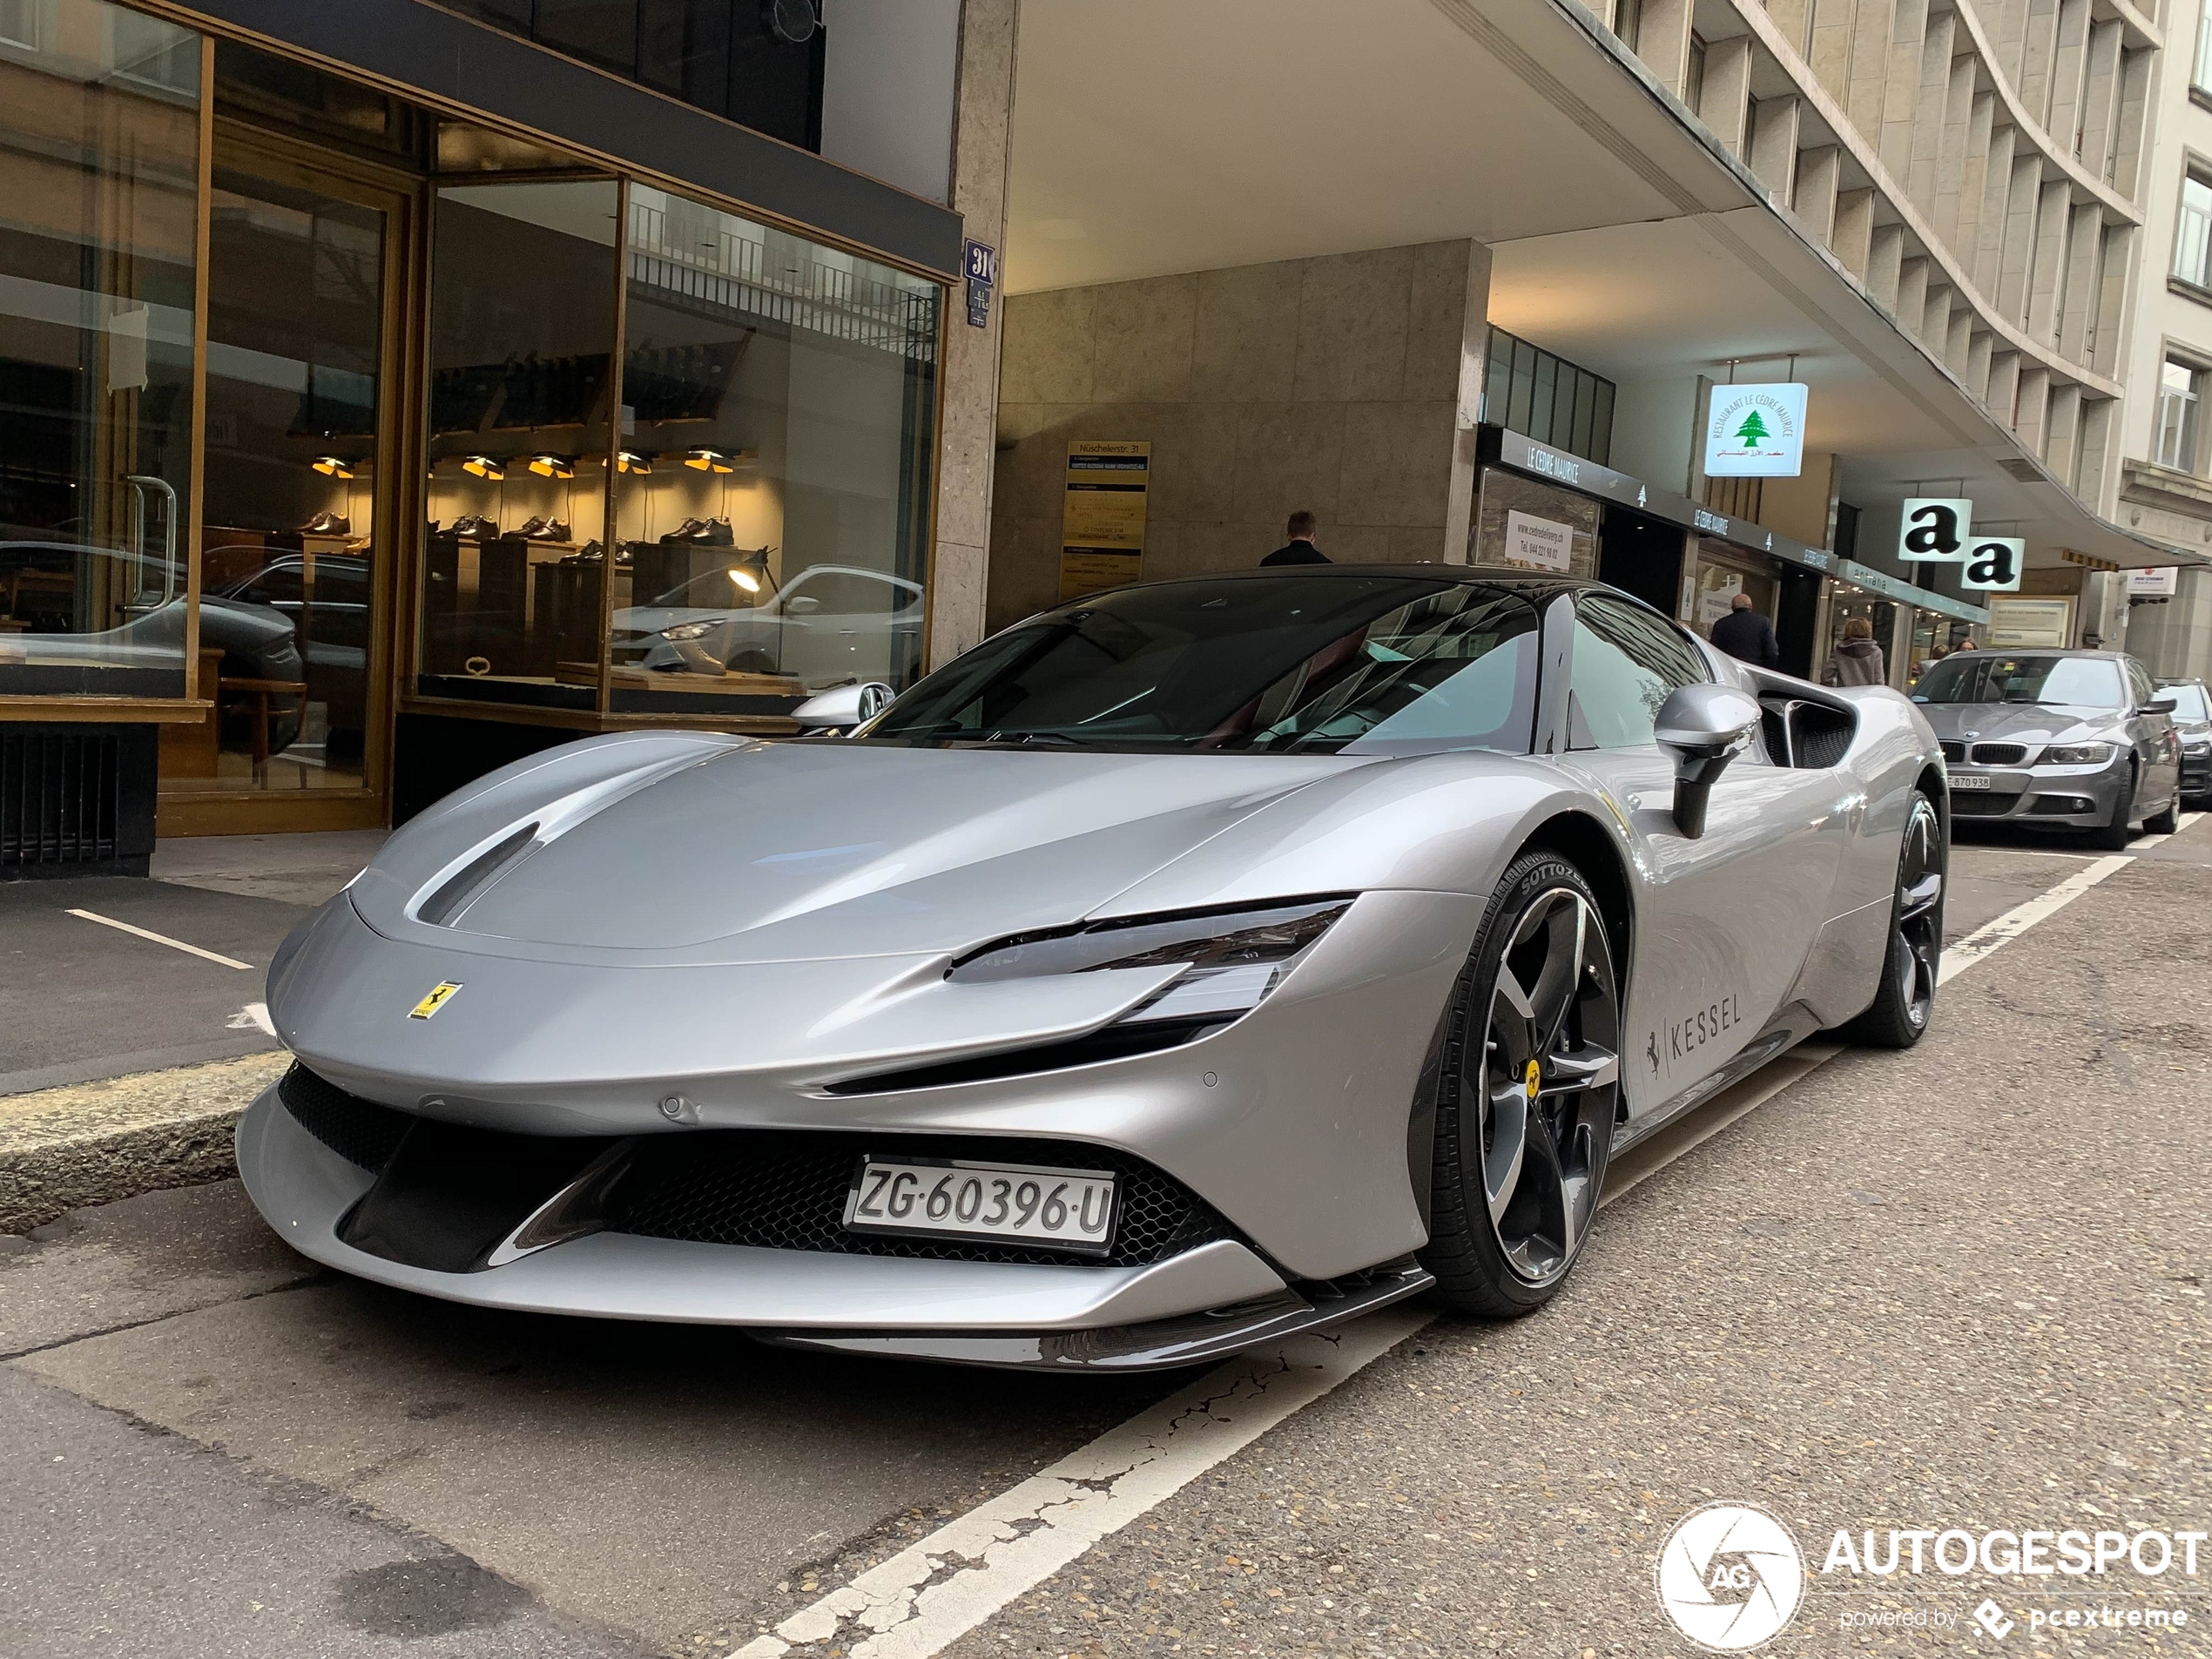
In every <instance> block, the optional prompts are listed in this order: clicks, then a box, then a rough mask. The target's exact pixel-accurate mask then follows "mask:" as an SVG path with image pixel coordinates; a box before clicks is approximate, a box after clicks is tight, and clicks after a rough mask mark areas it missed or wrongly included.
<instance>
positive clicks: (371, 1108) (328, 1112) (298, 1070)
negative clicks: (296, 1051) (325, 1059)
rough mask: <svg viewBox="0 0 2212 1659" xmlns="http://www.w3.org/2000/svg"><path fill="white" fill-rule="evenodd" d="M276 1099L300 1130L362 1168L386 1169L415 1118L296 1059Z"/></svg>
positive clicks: (278, 1090) (281, 1084) (279, 1087)
mask: <svg viewBox="0 0 2212 1659" xmlns="http://www.w3.org/2000/svg"><path fill="white" fill-rule="evenodd" d="M277 1098H278V1099H279V1100H281V1101H282V1102H283V1103H284V1109H285V1110H287V1111H288V1112H290V1113H291V1114H292V1116H293V1117H295V1118H296V1119H298V1120H299V1123H300V1128H301V1129H303V1130H307V1133H308V1134H310V1135H312V1136H314V1137H315V1139H317V1140H319V1141H320V1142H321V1143H323V1144H324V1145H325V1146H327V1147H328V1148H329V1149H330V1150H332V1151H334V1152H335V1153H337V1154H338V1156H339V1157H341V1158H344V1159H345V1160H346V1161H347V1163H358V1164H360V1165H361V1168H362V1169H364V1170H381V1169H382V1168H383V1167H384V1165H385V1163H387V1162H388V1161H389V1160H390V1158H391V1156H392V1154H393V1153H394V1152H395V1151H397V1150H399V1145H400V1138H401V1136H404V1135H405V1134H406V1133H407V1131H408V1126H409V1125H410V1124H412V1123H414V1122H415V1119H414V1118H413V1117H411V1116H408V1114H407V1113H405V1112H395V1111H394V1110H393V1109H391V1108H390V1107H389V1106H379V1105H378V1104H377V1103H375V1102H374V1101H371V1100H363V1099H362V1098H361V1096H359V1095H349V1094H347V1092H346V1091H345V1090H344V1089H341V1088H340V1087H339V1086H338V1085H337V1084H336V1083H334V1082H330V1081H329V1080H328V1079H327V1078H325V1077H319V1076H316V1075H315V1074H314V1072H312V1071H309V1070H308V1069H307V1068H306V1067H305V1066H303V1065H300V1063H298V1062H296V1061H295V1062H293V1067H292V1069H291V1070H289V1071H287V1072H286V1073H285V1074H284V1081H283V1082H280V1083H279V1084H278V1085H277Z"/></svg>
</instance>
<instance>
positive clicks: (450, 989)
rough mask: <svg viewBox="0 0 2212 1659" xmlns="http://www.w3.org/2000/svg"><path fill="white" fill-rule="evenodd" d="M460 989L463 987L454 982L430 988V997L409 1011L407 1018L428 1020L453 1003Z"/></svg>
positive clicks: (441, 982)
mask: <svg viewBox="0 0 2212 1659" xmlns="http://www.w3.org/2000/svg"><path fill="white" fill-rule="evenodd" d="M460 988H461V987H460V986H459V985H458V984H457V983H455V981H452V980H442V981H439V982H438V983H437V984H435V985H433V986H432V987H431V988H430V994H429V995H428V996H426V997H424V998H423V999H422V1000H421V1001H420V1002H417V1003H416V1004H415V1006H414V1008H411V1009H409V1010H408V1016H407V1017H408V1019H410V1020H427V1019H428V1018H429V1017H430V1016H431V1015H433V1014H435V1013H436V1012H437V1011H438V1010H439V1009H440V1008H443V1007H444V1006H445V1005H446V1004H447V1003H448V1002H450V1001H453V994H454V993H455V991H457V990H459V989H460Z"/></svg>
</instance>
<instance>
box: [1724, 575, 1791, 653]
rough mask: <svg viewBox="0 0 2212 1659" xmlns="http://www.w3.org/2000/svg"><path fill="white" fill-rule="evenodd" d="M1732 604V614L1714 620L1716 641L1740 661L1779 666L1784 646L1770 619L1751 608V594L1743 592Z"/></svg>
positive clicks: (1731, 601) (1730, 607) (1730, 610)
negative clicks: (1779, 642)
mask: <svg viewBox="0 0 2212 1659" xmlns="http://www.w3.org/2000/svg"><path fill="white" fill-rule="evenodd" d="M1728 604H1729V610H1728V615H1726V616H1725V617H1722V618H1721V619H1720V620H1719V621H1718V622H1716V623H1715V624H1713V644H1715V645H1716V646H1718V647H1719V648H1720V649H1721V650H1723V651H1726V652H1727V653H1728V654H1729V655H1730V656H1731V657H1733V658H1736V660H1737V662H1739V663H1750V664H1754V665H1756V666H1757V667H1759V668H1773V667H1776V666H1777V665H1778V664H1780V663H1781V661H1782V647H1781V645H1780V644H1778V643H1777V641H1776V639H1775V637H1774V630H1773V628H1772V627H1771V626H1770V625H1769V624H1768V622H1767V619H1766V618H1765V617H1762V616H1761V615H1759V613H1758V612H1757V611H1756V610H1752V609H1751V596H1750V594H1748V593H1739V594H1737V596H1736V597H1734V598H1733V599H1730V601H1729V602H1728Z"/></svg>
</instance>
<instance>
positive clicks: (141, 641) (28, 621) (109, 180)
mask: <svg viewBox="0 0 2212 1659" xmlns="http://www.w3.org/2000/svg"><path fill="white" fill-rule="evenodd" d="M0 17H6V18H8V19H9V20H10V21H9V23H8V27H7V28H6V30H4V31H0V170H4V172H5V176H6V178H7V180H8V188H7V190H6V192H4V194H3V195H0V382H4V384H5V385H6V387H7V388H8V389H7V394H6V395H5V397H4V398H0V698H5V697H19V696H26V695H28V696H38V697H57V696H68V695H72V694H74V695H78V696H95V697H108V698H181V697H183V696H184V695H185V659H186V653H187V651H189V650H190V649H191V648H192V606H191V604H190V603H189V595H190V588H191V579H190V577H191V573H190V569H189V547H188V538H187V534H186V530H185V525H186V523H188V520H189V516H190V514H191V511H192V428H193V424H194V411H193V408H192V366H193V350H192V336H193V327H192V320H193V307H194V302H195V294H196V289H197V280H196V265H197V253H196V251H195V250H196V246H197V213H198V192H199V165H200V154H199V150H200V141H201V139H200V134H201V120H200V107H199V105H200V48H199V38H198V37H196V36H194V35H192V33H190V32H189V31H187V30H181V29H178V28H174V27H172V25H170V24H165V23H160V22H157V21H156V20H154V19H152V18H151V17H143V16H141V15H139V14H138V13H136V12H132V11H126V10H123V9H122V8H120V7H118V6H111V5H107V4H104V3H102V0H44V3H41V4H31V5H25V6H21V7H17V8H12V9H10V10H8V11H7V12H5V13H0Z"/></svg>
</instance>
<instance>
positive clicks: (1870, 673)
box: [1820, 617, 1890, 685]
mask: <svg viewBox="0 0 2212 1659" xmlns="http://www.w3.org/2000/svg"><path fill="white" fill-rule="evenodd" d="M1820 683H1821V684H1822V685H1888V684H1889V683H1890V677H1889V674H1888V672H1887V671H1886V670H1885V666H1884V664H1883V662H1882V648H1881V647H1880V646H1879V645H1878V644H1875V643H1874V624H1872V623H1871V622H1869V621H1868V620H1867V619H1866V618H1865V617H1851V619H1850V620H1849V621H1848V622H1846V623H1844V637H1843V641H1842V643H1841V644H1838V646H1837V647H1836V651H1835V654H1834V655H1833V656H1831V658H1829V659H1828V666H1827V668H1826V669H1825V670H1824V671H1823V672H1822V674H1821V676H1820Z"/></svg>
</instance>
